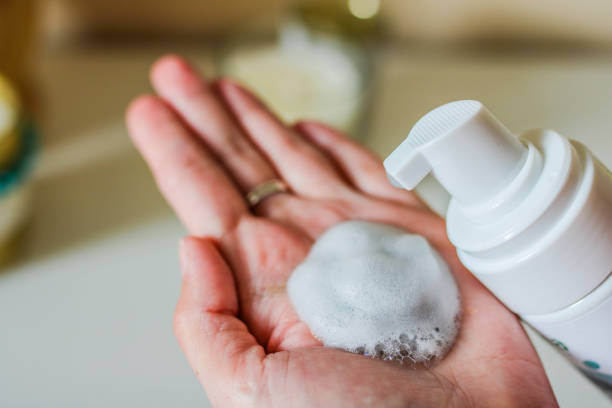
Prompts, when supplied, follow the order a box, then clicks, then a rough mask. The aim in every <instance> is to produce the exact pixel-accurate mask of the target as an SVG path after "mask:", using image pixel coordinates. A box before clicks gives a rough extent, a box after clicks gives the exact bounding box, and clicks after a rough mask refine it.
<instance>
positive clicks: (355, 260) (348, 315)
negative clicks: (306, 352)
mask: <svg viewBox="0 0 612 408" xmlns="http://www.w3.org/2000/svg"><path fill="white" fill-rule="evenodd" d="M287 291H288V293H289V298H290V299H291V303H292V304H293V306H294V308H295V310H296V311H297V313H298V315H299V317H300V319H301V320H302V321H304V322H305V323H306V324H307V325H308V327H309V328H310V331H311V332H312V334H313V335H314V336H315V337H317V338H318V339H319V340H321V341H322V342H323V344H324V345H326V346H330V347H339V348H342V349H345V350H348V351H351V352H355V353H361V354H365V355H369V356H376V357H379V358H384V359H394V360H404V359H409V360H412V361H413V362H416V363H420V362H424V361H428V360H431V359H436V358H442V357H443V356H444V354H445V353H446V352H447V351H448V350H449V349H450V347H451V346H452V344H453V342H454V340H455V337H456V335H457V332H458V325H459V312H460V301H459V293H458V290H457V286H456V284H455V281H454V279H453V276H452V275H451V273H450V271H449V269H448V266H447V265H446V263H445V262H444V261H443V260H442V258H441V257H440V255H439V254H438V253H437V252H436V251H435V250H434V249H433V248H432V247H431V246H430V245H429V243H428V242H427V241H426V240H425V238H423V237H421V236H420V235H413V234H408V233H407V232H406V231H404V230H402V229H399V228H395V227H391V226H389V225H384V224H378V223H372V222H365V221H348V222H343V223H340V224H336V225H335V226H333V227H332V228H330V229H329V230H327V231H326V232H325V233H324V234H323V235H321V237H319V239H318V240H317V241H316V242H315V244H314V245H313V247H312V249H311V250H310V253H309V254H308V256H307V257H306V259H305V260H304V262H302V263H301V264H300V265H299V266H298V267H297V268H296V269H295V270H294V271H293V273H292V274H291V277H290V278H289V281H288V283H287Z"/></svg>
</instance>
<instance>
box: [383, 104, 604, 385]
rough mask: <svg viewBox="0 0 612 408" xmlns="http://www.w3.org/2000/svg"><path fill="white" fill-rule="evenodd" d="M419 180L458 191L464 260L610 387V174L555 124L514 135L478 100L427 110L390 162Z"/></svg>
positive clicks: (454, 194)
mask: <svg viewBox="0 0 612 408" xmlns="http://www.w3.org/2000/svg"><path fill="white" fill-rule="evenodd" d="M384 165H385V169H386V171H387V175H388V177H389V180H390V181H391V182H392V183H393V184H394V185H397V186H398V187H403V188H407V189H413V188H414V187H415V186H416V185H417V184H418V183H419V182H420V181H421V180H422V179H423V178H424V177H425V176H426V175H427V174H428V173H430V172H431V173H432V174H433V176H434V177H435V178H436V179H437V180H438V181H439V182H440V184H441V185H442V186H443V187H444V188H445V189H446V190H447V191H448V192H449V193H450V195H451V201H450V204H449V208H448V211H447V215H446V221H447V232H448V236H449V238H450V240H451V242H452V243H453V244H454V245H455V246H456V247H457V252H458V255H459V259H460V260H461V262H462V263H463V264H464V265H465V266H466V267H467V268H468V269H469V270H470V271H471V272H472V273H473V274H474V275H475V276H476V277H477V278H478V279H479V280H480V281H481V282H482V283H483V284H484V285H485V286H487V287H488V288H489V289H490V290H491V292H493V294H495V295H496V296H497V297H498V298H499V299H500V300H501V301H502V302H503V303H504V304H505V305H506V306H507V307H508V308H509V309H511V310H512V311H513V312H515V313H517V314H518V315H520V316H521V318H522V319H523V320H524V321H526V322H527V323H529V324H530V325H531V326H533V327H534V328H536V329H537V330H538V331H539V332H540V333H541V334H543V335H544V336H545V337H546V338H548V339H549V340H550V341H551V342H552V343H553V344H554V345H556V346H557V347H558V348H559V349H561V351H562V352H563V353H564V354H566V355H567V356H568V357H569V358H570V359H571V360H572V361H573V362H574V363H575V364H576V365H577V366H578V367H579V368H580V369H582V370H583V372H585V373H586V374H587V375H588V376H589V377H590V378H591V379H593V380H594V381H595V382H596V383H597V384H599V385H601V386H602V388H604V390H605V391H607V392H608V394H609V395H610V396H612V277H611V272H612V175H611V174H610V172H609V171H608V170H607V169H606V168H605V167H604V166H603V165H602V164H601V163H600V162H599V161H598V160H597V159H596V158H595V157H593V156H592V154H591V153H590V152H589V151H588V150H587V149H586V148H585V147H584V146H583V145H581V144H580V143H577V142H575V141H571V140H568V139H566V138H565V137H563V136H561V135H559V134H558V133H556V132H554V131H551V130H533V131H528V132H526V133H524V134H522V135H521V136H520V138H519V137H516V136H514V135H513V134H512V133H510V132H509V131H508V130H507V129H506V128H505V127H504V126H503V125H502V124H501V123H500V122H499V121H498V120H497V119H496V118H495V117H493V116H492V115H491V113H490V112H489V111H488V110H487V109H486V108H485V107H484V106H483V105H482V104H481V103H480V102H477V101H469V100H466V101H457V102H451V103H449V104H446V105H443V106H440V107H438V108H436V109H434V110H433V111H431V112H429V113H428V114H427V115H425V116H424V117H423V118H421V119H420V120H419V121H418V122H417V124H416V125H415V126H414V127H413V128H412V130H411V131H410V134H409V135H408V137H407V138H406V140H404V142H402V143H401V144H400V145H399V146H398V147H397V149H395V151H393V153H391V155H390V156H389V157H388V158H387V159H386V160H385V163H384Z"/></svg>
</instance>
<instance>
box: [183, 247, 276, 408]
mask: <svg viewBox="0 0 612 408" xmlns="http://www.w3.org/2000/svg"><path fill="white" fill-rule="evenodd" d="M180 259H181V270H182V273H183V287H182V290H181V296H180V298H179V302H178V305H177V308H176V312H175V314H174V331H175V334H176V337H177V339H178V341H179V344H180V346H181V348H182V349H183V352H184V353H185V355H186V356H187V359H188V360H189V363H190V364H191V367H192V368H193V370H194V372H195V374H196V375H197V376H198V378H199V379H200V382H201V383H202V385H203V386H204V388H205V389H206V393H207V395H208V397H209V398H210V399H211V400H212V401H213V402H215V401H219V402H220V401H228V400H231V399H232V398H236V397H239V395H236V390H240V389H244V385H245V384H250V383H251V382H252V380H251V379H252V378H255V379H257V378H259V375H260V373H261V368H262V362H263V359H264V357H265V352H264V349H263V348H262V347H261V346H260V345H259V344H258V343H257V341H256V340H255V338H254V337H253V336H252V335H251V333H249V330H248V328H247V327H246V325H245V324H244V323H243V322H242V321H240V320H239V319H238V318H237V317H236V316H237V313H238V300H237V295H236V289H235V287H234V280H233V277H232V273H231V271H230V269H229V268H228V266H227V264H226V263H225V261H224V260H223V258H222V256H221V255H220V253H219V251H218V250H217V249H216V247H215V246H214V245H213V244H212V243H211V242H210V241H207V240H204V239H198V238H186V239H184V240H183V241H182V242H181V246H180Z"/></svg>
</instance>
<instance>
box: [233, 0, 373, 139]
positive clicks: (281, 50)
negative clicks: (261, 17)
mask: <svg viewBox="0 0 612 408" xmlns="http://www.w3.org/2000/svg"><path fill="white" fill-rule="evenodd" d="M379 9H380V3H379V0H310V1H307V0H306V1H299V2H296V3H295V5H294V6H293V7H292V8H290V9H289V10H288V12H287V13H286V17H285V18H284V19H282V20H281V21H280V23H279V27H278V38H277V40H276V41H274V42H272V43H269V42H268V43H264V44H257V45H253V44H252V43H253V41H248V40H247V39H245V38H244V37H245V36H247V35H248V34H244V35H243V36H242V37H243V38H238V39H237V40H236V43H237V44H240V45H238V46H234V47H230V49H229V50H228V51H227V52H226V53H225V54H224V57H223V59H222V63H221V70H222V72H223V73H224V74H226V75H229V76H232V77H236V78H238V79H239V80H241V81H242V82H244V83H245V84H246V85H247V86H249V87H251V88H252V89H253V90H255V91H256V92H257V93H258V94H260V95H262V97H263V98H264V100H265V101H266V102H267V103H268V104H269V105H270V107H271V108H272V109H273V110H274V111H275V112H277V113H278V114H279V115H280V116H281V118H282V119H283V120H285V121H287V122H290V123H291V122H294V121H296V120H298V119H302V118H307V119H315V120H320V121H323V122H326V123H329V124H331V125H333V126H335V127H337V128H340V129H342V130H344V131H345V132H348V133H350V134H352V135H353V136H355V137H356V138H360V137H363V136H364V133H365V127H366V126H365V118H366V115H365V111H366V107H367V102H368V100H369V90H370V84H371V81H372V74H373V64H372V62H373V61H374V60H375V59H374V58H373V51H374V49H375V46H376V45H378V43H379V41H380V27H381V24H380V17H379ZM249 42H250V43H251V44H249ZM245 44H247V45H245Z"/></svg>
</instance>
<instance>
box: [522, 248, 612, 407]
mask: <svg viewBox="0 0 612 408" xmlns="http://www.w3.org/2000/svg"><path fill="white" fill-rule="evenodd" d="M611 252H612V251H611ZM611 256H612V255H611ZM521 317H522V318H523V320H525V321H526V322H527V323H529V324H530V325H531V326H532V327H533V328H535V329H536V330H537V331H538V332H540V333H541V334H542V335H544V336H545V337H546V338H547V339H548V340H549V341H550V342H551V343H552V344H553V345H554V346H556V347H557V348H558V349H559V350H560V351H561V352H562V353H563V354H565V355H566V357H568V358H569V359H570V360H571V361H572V362H573V363H574V364H575V365H576V366H577V367H578V368H579V369H580V370H582V371H583V372H584V373H585V374H586V375H587V376H588V377H590V378H591V379H592V380H593V381H594V382H595V383H597V384H600V385H602V386H603V387H602V388H603V389H604V391H606V392H607V394H608V396H610V397H612V278H608V279H606V280H605V282H603V283H602V284H601V285H600V286H598V287H597V288H596V289H595V290H594V291H593V292H591V293H590V294H589V295H587V296H585V297H584V298H583V299H581V300H579V301H578V302H576V303H575V304H573V305H571V306H570V307H568V308H565V309H563V310H560V311H558V312H555V313H550V314H545V315H523V316H521Z"/></svg>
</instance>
